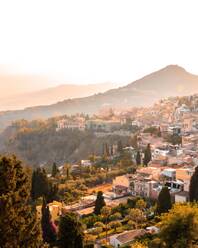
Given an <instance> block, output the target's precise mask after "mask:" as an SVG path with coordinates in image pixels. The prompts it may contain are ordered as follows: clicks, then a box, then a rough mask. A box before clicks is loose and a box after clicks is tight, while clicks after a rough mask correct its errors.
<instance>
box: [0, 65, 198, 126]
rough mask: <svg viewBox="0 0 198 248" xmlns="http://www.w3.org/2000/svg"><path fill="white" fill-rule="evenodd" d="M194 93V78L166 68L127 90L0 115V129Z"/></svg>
mask: <svg viewBox="0 0 198 248" xmlns="http://www.w3.org/2000/svg"><path fill="white" fill-rule="evenodd" d="M195 93H198V76H196V75H192V74H190V73H189V72H187V71H185V69H183V68H181V67H179V66H177V65H170V66H167V67H165V68H163V69H161V70H159V71H156V72H153V73H151V74H149V75H147V76H145V77H143V78H141V79H139V80H137V81H135V82H133V83H130V84H129V85H127V86H124V87H120V88H118V89H112V90H108V91H107V92H105V93H100V94H95V95H92V96H89V97H84V98H75V99H68V100H64V101H62V102H58V103H56V104H52V105H49V106H38V107H32V108H27V109H24V110H18V111H6V112H1V113H0V126H1V127H5V126H6V125H9V124H10V123H11V122H12V121H14V120H17V119H27V120H32V119H39V118H48V117H52V116H57V115H64V114H74V113H88V114H93V113H96V112H97V111H98V110H99V109H101V108H102V107H104V106H109V107H134V106H137V107H138V106H149V105H152V104H153V103H154V102H155V101H157V100H159V99H161V98H165V97H169V96H184V95H190V94H195Z"/></svg>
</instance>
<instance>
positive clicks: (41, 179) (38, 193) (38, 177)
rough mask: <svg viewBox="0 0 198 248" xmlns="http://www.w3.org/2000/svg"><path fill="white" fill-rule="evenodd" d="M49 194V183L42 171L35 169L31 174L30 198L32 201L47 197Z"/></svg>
mask: <svg viewBox="0 0 198 248" xmlns="http://www.w3.org/2000/svg"><path fill="white" fill-rule="evenodd" d="M48 193H49V182H48V178H47V175H46V172H45V170H44V169H41V168H37V169H36V170H35V171H34V172H33V174H32V189H31V196H32V199H33V200H36V199H38V198H39V197H43V196H47V195H48Z"/></svg>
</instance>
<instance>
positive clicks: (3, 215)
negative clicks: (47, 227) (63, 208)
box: [0, 156, 42, 248]
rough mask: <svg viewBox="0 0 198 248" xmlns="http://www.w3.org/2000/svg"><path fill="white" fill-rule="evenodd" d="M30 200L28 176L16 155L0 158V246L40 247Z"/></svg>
mask: <svg viewBox="0 0 198 248" xmlns="http://www.w3.org/2000/svg"><path fill="white" fill-rule="evenodd" d="M29 202H30V178H29V175H28V173H27V172H26V171H25V169H24V168H23V167H22V164H21V162H20V161H19V160H17V159H16V157H14V156H13V157H1V158H0V237H1V242H0V243H1V247H4V248H10V247H20V248H27V247H38V248H40V247H42V236H41V229H40V223H39V222H38V221H37V219H36V213H35V211H33V209H32V207H31V206H30V204H29Z"/></svg>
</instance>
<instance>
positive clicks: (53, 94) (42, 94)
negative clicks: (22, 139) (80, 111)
mask: <svg viewBox="0 0 198 248" xmlns="http://www.w3.org/2000/svg"><path fill="white" fill-rule="evenodd" d="M0 82H1V78H0ZM28 82H29V81H27V82H26V84H28ZM114 87H116V85H114V84H113V83H101V84H89V85H74V84H63V85H59V86H56V87H51V88H46V89H43V90H39V91H33V92H26V93H23V94H16V95H12V96H4V97H3V96H2V95H0V111H3V110H17V109H23V108H27V107H31V106H39V105H49V104H53V103H56V102H58V101H63V100H65V99H72V98H79V97H86V96H91V95H93V94H96V93H99V92H100V93H102V92H105V91H107V90H109V89H112V88H114Z"/></svg>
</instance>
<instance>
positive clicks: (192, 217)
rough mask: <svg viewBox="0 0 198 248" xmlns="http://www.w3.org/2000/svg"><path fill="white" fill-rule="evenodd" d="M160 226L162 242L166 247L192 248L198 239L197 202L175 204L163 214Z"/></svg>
mask: <svg viewBox="0 0 198 248" xmlns="http://www.w3.org/2000/svg"><path fill="white" fill-rule="evenodd" d="M159 227H160V233H159V236H160V239H161V243H163V242H164V243H165V247H166V248H172V247H176V248H191V247H196V246H193V243H195V244H197V239H198V206H197V204H193V205H192V204H175V205H174V206H173V208H172V209H171V210H170V211H169V212H168V213H166V214H164V215H162V217H161V222H160V223H159Z"/></svg>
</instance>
